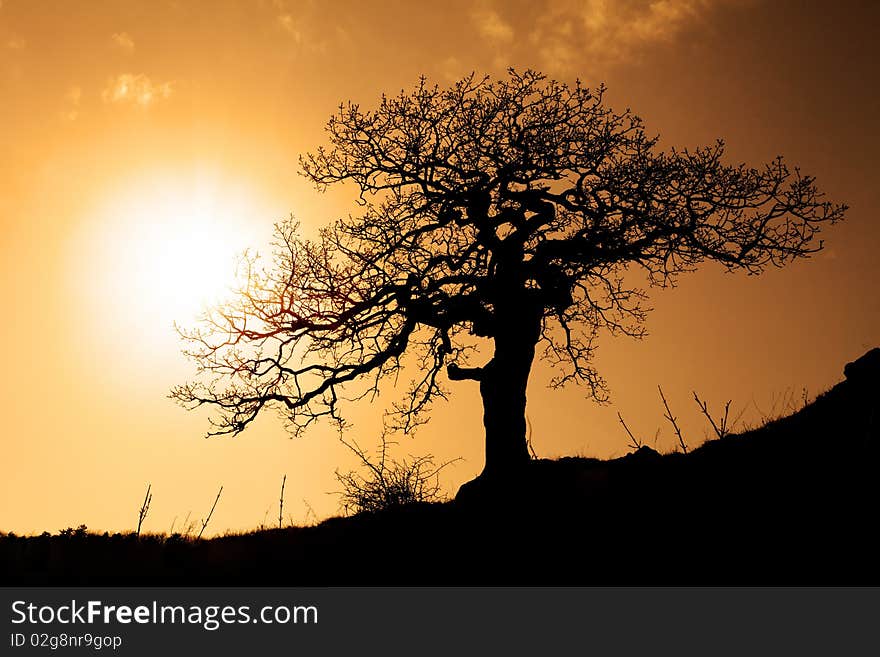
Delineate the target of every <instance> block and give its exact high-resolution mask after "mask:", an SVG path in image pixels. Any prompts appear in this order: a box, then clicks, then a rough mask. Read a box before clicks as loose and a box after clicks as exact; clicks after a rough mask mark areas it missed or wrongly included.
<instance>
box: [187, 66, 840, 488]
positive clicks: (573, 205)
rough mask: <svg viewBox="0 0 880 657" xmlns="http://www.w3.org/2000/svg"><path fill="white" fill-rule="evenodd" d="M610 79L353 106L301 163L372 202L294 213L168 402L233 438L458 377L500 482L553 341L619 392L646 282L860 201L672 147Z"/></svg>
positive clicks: (741, 251)
mask: <svg viewBox="0 0 880 657" xmlns="http://www.w3.org/2000/svg"><path fill="white" fill-rule="evenodd" d="M604 91H605V89H604V87H599V88H598V89H596V90H590V89H588V88H586V87H584V86H582V85H581V84H580V83H579V82H578V83H576V84H574V85H573V86H570V85H567V84H564V83H561V82H556V81H553V80H548V79H547V78H546V77H545V76H543V75H541V74H539V73H536V72H533V71H526V72H524V73H519V72H516V71H513V70H511V71H509V74H508V76H507V77H505V78H503V79H497V80H492V79H490V78H482V79H480V78H477V77H475V76H473V75H472V76H469V77H467V78H465V79H463V80H461V81H460V82H458V83H456V84H454V85H452V86H451V87H449V88H443V89H441V88H439V87H437V86H431V85H429V84H428V83H427V82H426V81H425V80H424V79H422V80H421V81H420V82H419V83H418V85H417V86H416V87H415V88H414V89H413V90H412V91H410V92H401V93H400V94H399V95H397V96H394V97H387V96H382V98H381V101H380V103H379V105H378V107H377V108H376V109H374V110H363V109H361V107H360V106H359V105H356V104H352V103H348V104H343V105H341V106H340V107H339V110H338V112H337V113H336V114H335V115H334V116H332V118H331V119H330V120H329V122H328V123H327V127H326V130H327V133H328V136H329V142H330V146H329V148H319V149H318V150H317V151H316V152H314V153H310V154H306V155H304V156H302V157H301V158H300V164H301V167H302V171H303V174H304V175H305V176H306V177H307V178H308V179H310V180H311V181H312V182H313V183H314V184H315V185H316V186H317V188H318V189H319V190H322V191H323V190H324V189H326V188H327V187H328V186H330V185H336V184H339V183H349V184H352V183H353V184H354V186H355V187H356V188H357V189H358V191H359V195H358V197H357V202H358V204H359V206H360V212H359V214H358V215H357V216H349V217H347V218H343V219H340V220H338V221H336V222H335V223H333V224H332V225H331V226H329V227H327V228H325V229H323V230H322V231H321V233H320V237H319V238H318V239H314V240H306V239H304V238H302V237H301V236H300V235H299V232H298V228H297V225H296V224H295V223H294V222H293V221H292V220H291V221H289V222H285V223H282V224H281V225H279V226H278V233H277V234H278V240H277V244H276V246H277V249H276V253H275V259H274V261H273V262H272V264H271V266H269V267H263V268H261V267H260V266H259V264H258V261H257V260H256V259H253V258H251V259H249V260H248V261H247V272H246V273H247V275H246V277H245V279H246V281H245V283H244V285H243V287H242V290H241V293H240V294H239V295H238V296H237V300H236V301H235V302H233V303H231V304H229V305H227V306H224V307H223V308H219V309H217V310H216V311H215V312H214V313H213V314H211V315H210V316H209V317H207V318H206V321H205V323H204V324H203V325H202V326H200V327H199V328H197V329H195V330H193V331H190V332H186V333H184V337H185V338H186V339H187V340H188V341H189V343H190V345H191V348H190V349H189V353H190V355H191V356H192V357H193V358H194V359H195V360H196V361H197V363H198V364H199V366H200V368H201V371H202V375H201V376H202V380H200V381H196V382H193V383H189V384H186V385H183V386H180V387H177V388H175V389H174V390H173V392H172V396H173V397H175V398H176V399H177V400H179V401H180V402H181V403H183V404H184V405H185V406H187V407H196V406H201V405H210V406H212V407H214V408H215V409H216V410H217V411H219V412H218V413H217V414H216V416H215V417H214V418H213V419H212V424H213V428H212V431H211V434H223V433H232V434H237V433H239V432H241V431H243V430H244V429H245V428H246V427H247V426H248V425H249V424H250V423H251V422H252V421H253V420H254V419H255V418H256V417H257V416H258V415H259V414H260V413H261V411H262V410H264V409H265V408H267V407H269V406H274V407H276V408H278V409H279V410H280V412H281V413H282V415H283V416H284V417H285V418H286V419H287V420H288V421H289V423H290V426H291V427H292V428H293V429H294V430H295V431H300V430H302V429H303V428H305V427H306V426H308V425H309V424H311V423H312V422H313V421H314V420H316V419H318V418H321V417H330V418H334V419H337V420H340V421H341V417H342V416H341V414H340V402H341V400H342V399H343V397H344V396H345V395H349V397H354V398H361V397H363V396H365V395H376V394H378V392H379V387H380V384H381V382H382V381H383V380H384V379H386V378H388V377H396V376H397V375H398V373H399V370H400V369H401V368H402V367H403V366H404V364H405V363H406V362H409V363H412V364H414V365H415V366H416V367H417V370H418V373H419V374H418V376H417V377H416V378H415V380H414V381H413V382H412V385H411V387H410V389H409V391H408V394H407V395H406V396H405V399H404V401H402V402H400V403H398V404H396V405H395V406H394V408H393V413H392V414H391V415H390V417H391V418H392V420H391V421H390V422H389V424H390V425H391V426H393V427H394V428H398V429H402V430H404V431H409V430H411V429H413V428H414V427H415V426H417V425H418V424H420V423H421V422H423V421H424V413H423V412H424V411H426V410H427V409H428V407H429V405H430V403H431V401H432V400H433V399H435V398H437V397H444V396H445V394H446V388H445V387H444V385H443V379H444V377H443V373H444V370H445V374H446V378H448V379H449V380H451V381H461V380H473V381H476V382H478V383H479V389H480V394H481V396H482V402H483V409H484V415H483V422H484V425H485V433H486V465H485V470H484V475H492V474H498V473H509V472H511V471H512V470H513V469H515V468H517V467H518V466H519V465H521V464H523V463H524V462H526V461H527V460H528V458H529V453H528V449H527V445H526V437H525V435H526V421H525V407H526V385H527V382H528V380H529V373H530V370H531V367H532V363H533V361H534V358H535V355H536V350H537V349H539V348H540V349H541V350H542V351H541V352H540V354H541V357H542V358H544V359H546V360H548V361H549V362H550V363H551V364H552V365H553V366H554V367H555V369H556V371H557V372H558V374H557V375H556V376H555V377H554V378H553V379H552V381H551V385H553V386H562V385H565V384H567V383H571V382H574V383H579V384H584V385H585V386H586V387H587V389H588V391H589V394H590V395H591V396H592V397H594V398H596V399H599V400H602V399H604V398H606V389H605V385H604V382H603V380H602V379H601V377H600V376H599V375H598V373H597V372H596V371H595V369H594V368H593V366H592V365H591V356H592V354H593V351H594V346H595V341H596V337H597V335H598V334H599V332H600V331H603V330H605V331H609V332H610V333H612V334H618V333H621V334H626V335H630V336H636V337H638V336H641V335H642V334H643V328H642V326H643V321H644V319H645V310H644V308H643V306H642V305H641V303H642V302H643V300H644V298H645V292H644V290H643V289H641V288H640V287H639V284H641V285H642V286H651V285H652V286H666V285H669V284H672V283H674V282H675V279H676V277H677V276H678V275H679V274H681V273H683V272H687V271H691V270H693V269H694V268H696V266H697V265H699V264H700V263H702V262H704V261H707V260H708V261H715V262H718V263H720V264H721V265H722V266H723V267H726V268H727V269H729V270H742V271H745V272H748V273H750V274H757V273H760V272H761V271H763V270H764V269H765V268H767V267H768V266H782V265H784V264H786V263H788V262H789V261H791V260H793V259H795V258H801V257H806V256H808V255H809V254H811V253H814V252H816V251H818V250H819V249H821V248H822V244H821V242H820V241H818V240H817V237H816V236H817V233H818V231H819V230H820V228H821V227H822V226H823V225H824V224H832V223H834V222H836V221H838V220H840V219H842V217H843V214H844V211H845V210H846V207H845V206H843V205H835V204H832V203H830V202H828V201H826V200H824V197H823V195H822V193H820V191H819V190H818V189H817V187H816V186H815V184H814V179H813V178H812V177H810V176H806V175H802V174H801V173H800V171H799V170H798V169H796V168H795V169H790V168H789V167H788V166H786V164H785V163H784V162H783V160H782V158H781V157H780V158H777V159H775V160H773V161H772V162H770V163H769V164H766V165H764V166H763V167H761V168H750V167H747V166H745V165H738V166H732V165H728V164H725V163H724V161H723V155H724V144H723V142H721V141H718V142H716V143H715V144H713V145H712V146H708V147H705V148H699V149H697V150H693V151H691V150H675V149H673V150H670V151H665V152H664V151H660V150H659V149H658V148H657V141H658V140H657V137H650V136H648V135H647V134H646V132H645V129H644V127H643V123H642V121H641V119H640V118H638V117H637V116H635V115H634V114H632V113H631V112H630V111H629V110H627V111H624V112H620V113H617V112H614V111H612V110H611V109H610V108H608V107H607V106H606V105H605V103H604V102H603V96H604ZM481 354H482V356H481ZM478 358H482V359H483V360H482V361H478V362H482V364H473V362H472V361H476V359H478ZM355 380H361V381H364V382H365V383H364V384H363V385H362V386H361V387H359V388H357V389H356V391H354V392H351V391H349V388H350V387H352V386H354V385H355V384H354V383H353V382H355Z"/></svg>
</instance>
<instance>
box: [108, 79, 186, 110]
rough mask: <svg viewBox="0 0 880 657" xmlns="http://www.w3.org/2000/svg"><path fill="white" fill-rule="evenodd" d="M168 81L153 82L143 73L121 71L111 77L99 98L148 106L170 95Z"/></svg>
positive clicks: (110, 101) (111, 101) (118, 102)
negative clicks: (119, 73) (121, 72)
mask: <svg viewBox="0 0 880 657" xmlns="http://www.w3.org/2000/svg"><path fill="white" fill-rule="evenodd" d="M171 91H172V89H171V83H170V82H153V81H152V80H151V79H150V78H148V77H147V76H146V75H143V74H137V75H135V74H133V73H123V74H121V75H117V76H116V77H115V78H112V79H111V80H110V81H109V82H108V83H107V86H106V87H105V88H104V91H103V92H102V93H101V98H102V99H103V100H104V102H105V103H117V104H127V105H137V106H140V107H144V108H146V107H149V106H151V105H153V104H155V103H157V102H160V101H163V100H167V99H168V98H169V97H170V96H171Z"/></svg>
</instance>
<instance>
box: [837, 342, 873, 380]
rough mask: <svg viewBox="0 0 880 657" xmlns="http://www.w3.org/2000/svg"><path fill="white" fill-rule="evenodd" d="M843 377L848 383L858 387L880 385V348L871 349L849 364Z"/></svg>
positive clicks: (844, 369)
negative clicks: (872, 384)
mask: <svg viewBox="0 0 880 657" xmlns="http://www.w3.org/2000/svg"><path fill="white" fill-rule="evenodd" d="M843 375H844V376H845V377H846V380H847V381H849V382H851V383H855V384H858V385H864V384H867V383H876V384H880V348H874V349H871V351H869V352H868V353H866V354H865V355H864V356H862V357H861V358H858V359H856V360H854V361H853V362H851V363H847V364H846V367H844V368H843Z"/></svg>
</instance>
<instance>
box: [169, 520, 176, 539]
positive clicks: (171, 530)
mask: <svg viewBox="0 0 880 657" xmlns="http://www.w3.org/2000/svg"><path fill="white" fill-rule="evenodd" d="M175 522H177V516H174V520H172V521H171V529H169V530H168V535H169V536H171V534H173V533H174V523H175Z"/></svg>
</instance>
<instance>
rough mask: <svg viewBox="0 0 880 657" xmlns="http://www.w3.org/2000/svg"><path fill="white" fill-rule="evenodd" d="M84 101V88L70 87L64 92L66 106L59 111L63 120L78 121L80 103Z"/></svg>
mask: <svg viewBox="0 0 880 657" xmlns="http://www.w3.org/2000/svg"><path fill="white" fill-rule="evenodd" d="M80 101H82V88H81V87H78V86H72V87H68V89H67V93H65V94H64V108H63V109H62V110H61V112H60V113H59V114H60V116H61V119H62V120H63V121H76V119H77V117H78V116H79V104H80Z"/></svg>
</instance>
